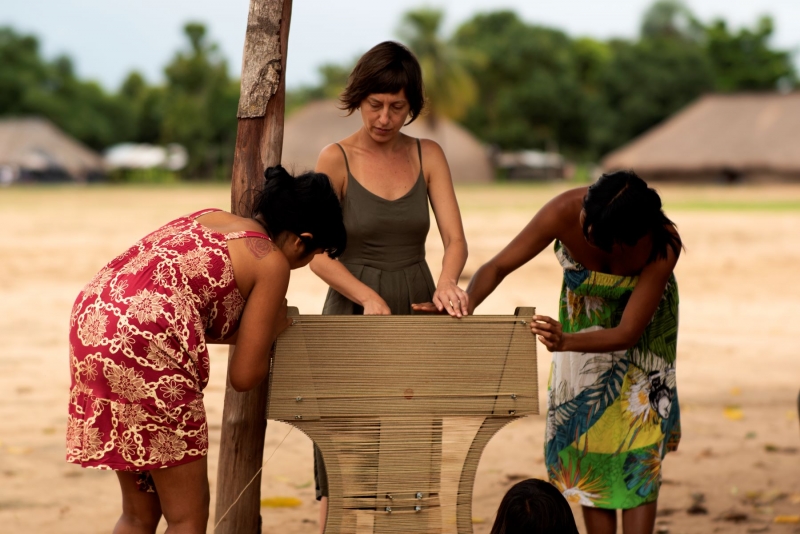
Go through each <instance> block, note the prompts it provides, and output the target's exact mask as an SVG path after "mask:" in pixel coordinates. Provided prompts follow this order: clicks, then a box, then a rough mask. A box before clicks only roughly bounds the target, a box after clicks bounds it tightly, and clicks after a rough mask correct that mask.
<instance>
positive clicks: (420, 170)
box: [417, 137, 422, 174]
mask: <svg viewBox="0 0 800 534" xmlns="http://www.w3.org/2000/svg"><path fill="white" fill-rule="evenodd" d="M417 153H418V154H419V173H420V174H422V144H421V143H420V142H419V137H418V138H417Z"/></svg>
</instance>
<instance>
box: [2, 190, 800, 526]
mask: <svg viewBox="0 0 800 534" xmlns="http://www.w3.org/2000/svg"><path fill="white" fill-rule="evenodd" d="M559 190H561V187H560V186H535V187H531V186H528V187H524V186H505V187H495V188H487V187H485V186H483V187H463V188H460V189H459V191H458V194H459V199H460V201H461V205H462V209H463V212H464V222H465V227H466V233H467V238H468V240H469V244H470V258H469V261H468V263H467V268H466V270H465V273H466V274H467V275H469V274H471V273H472V272H474V270H475V269H476V268H477V267H478V266H479V265H480V264H481V263H482V262H483V261H485V260H487V259H489V258H490V257H491V256H492V255H493V254H494V253H495V252H497V251H498V250H499V249H500V248H501V247H502V246H503V245H505V244H506V243H507V242H508V241H509V239H510V238H511V237H512V236H513V235H515V233H516V232H517V231H519V229H520V228H522V226H523V225H524V224H525V223H526V222H527V221H528V220H529V219H530V217H531V216H532V215H533V214H534V213H535V211H536V210H537V209H538V207H539V206H541V205H542V204H543V203H544V202H545V201H546V200H547V199H548V198H549V197H550V196H552V195H553V194H555V193H556V192H558V191H559ZM662 193H663V196H664V198H665V200H666V204H667V209H668V213H669V215H670V216H671V217H672V218H673V219H674V220H675V221H676V222H677V223H678V225H679V227H680V231H681V235H682V236H683V238H684V240H685V242H686V245H687V249H688V250H687V253H686V254H685V255H684V256H683V257H682V259H681V261H680V263H679V265H678V269H677V277H678V283H679V286H680V295H681V326H680V337H679V339H680V341H679V347H678V387H679V390H680V399H681V409H682V413H683V441H682V443H681V447H680V451H679V452H677V453H674V454H671V455H669V456H668V459H667V460H666V462H665V465H664V486H663V488H662V494H661V499H660V501H659V505H660V509H661V512H660V516H659V519H658V524H659V525H660V526H662V527H665V528H668V529H669V530H668V531H669V532H671V533H676V534H677V533H707V532H732V533H745V532H775V533H784V532H786V533H788V532H800V525H794V524H775V523H774V520H775V517H776V516H781V515H798V514H800V452H798V449H799V448H800V426H798V420H797V413H796V399H797V394H798V389H800V357H799V356H798V352H799V351H798V344H799V343H800V341H798V334H800V330H799V329H798V327H797V323H796V321H798V320H800V284H797V283H796V281H797V277H798V272H800V269H798V266H800V187H796V186H780V187H777V186H775V187H749V186H748V187H736V188H687V187H684V188H677V187H664V188H662ZM228 205H229V193H228V190H227V189H226V188H225V187H221V186H203V187H188V186H181V187H171V188H155V187H151V188H145V187H141V188H136V187H125V188H122V187H120V188H113V187H97V188H71V187H53V188H47V187H43V188H18V189H14V188H12V189H4V190H0V228H2V232H0V339H2V343H1V344H0V532H9V533H10V532H15V533H16V532H30V533H40V532H41V533H53V534H56V533H64V534H66V533H101V532H110V531H111V529H112V527H113V524H114V522H115V521H116V518H117V516H118V514H119V512H120V497H119V492H118V488H117V483H116V477H114V475H113V474H111V473H108V472H98V471H93V470H84V469H81V468H79V467H75V466H72V465H68V464H66V463H65V462H64V434H65V419H66V408H67V395H68V386H69V377H68V362H67V317H68V315H69V310H70V307H71V305H72V302H73V300H74V298H75V296H76V295H77V294H78V292H79V291H80V289H81V288H82V287H83V285H84V284H85V283H86V282H87V281H88V280H89V279H90V278H91V276H92V275H93V274H94V273H95V272H96V271H97V270H98V269H99V268H100V267H102V266H103V264H104V263H105V262H106V261H108V260H109V259H111V258H112V257H114V256H115V255H116V254H118V253H119V252H120V251H122V250H123V249H125V248H126V247H127V246H129V245H130V244H132V243H133V242H134V241H135V240H137V239H138V238H140V237H142V236H143V235H145V234H146V233H147V232H148V231H150V230H152V229H154V228H156V227H157V226H159V225H160V224H162V223H164V222H166V221H168V220H171V219H172V218H174V217H176V216H178V215H181V214H184V213H187V212H189V211H192V210H194V209H198V208H202V207H211V206H217V207H222V208H226V207H227V206H228ZM670 208H671V209H670ZM441 248H442V247H441V243H440V242H439V241H438V236H437V235H436V234H435V230H434V231H433V232H432V234H431V236H430V239H429V244H428V251H429V262H430V264H431V267H432V270H433V271H434V275H435V274H436V272H437V271H438V270H439V263H440V261H441ZM464 283H466V281H464ZM560 284H561V280H560V271H559V268H558V265H557V263H556V261H555V259H554V257H553V255H552V254H551V253H549V252H545V253H544V254H542V255H541V256H540V257H539V258H536V259H535V260H534V261H532V262H531V263H530V264H528V265H526V266H525V267H523V268H522V269H520V270H519V271H518V272H517V273H515V274H513V275H512V276H510V277H509V278H508V279H507V280H506V281H505V282H504V283H503V285H502V286H501V287H500V288H499V290H498V291H497V292H496V293H495V294H494V295H492V296H491V297H490V298H489V299H488V300H487V302H486V303H485V304H484V305H483V306H481V307H480V308H479V309H478V312H479V313H512V312H513V310H514V307H515V306H520V305H529V306H530V305H533V306H536V307H537V308H538V309H539V310H540V311H541V312H543V313H546V314H554V313H555V312H556V308H557V306H556V305H557V299H558V293H559V289H560ZM325 290H326V288H325V285H324V284H323V283H322V282H321V281H319V280H318V279H316V278H315V277H314V275H313V274H312V273H311V272H310V271H308V270H303V271H300V272H296V273H294V274H293V277H292V283H291V287H290V290H289V295H288V298H289V301H290V303H291V304H292V305H296V306H299V307H300V310H301V312H304V313H319V311H320V309H321V307H322V302H323V299H324V295H325ZM225 363H226V351H225V349H224V348H221V347H214V348H213V352H212V377H211V381H210V384H209V386H208V389H207V397H206V407H207V409H208V412H209V422H210V428H211V450H210V456H209V463H210V479H211V486H212V495H213V492H214V483H215V479H216V463H217V462H216V460H217V455H218V453H219V429H220V420H221V414H222V399H223V390H224V382H225ZM548 367H549V354H548V353H547V352H546V351H545V350H544V349H543V348H542V347H540V352H539V373H540V377H541V378H540V384H539V387H540V392H542V402H544V395H543V392H544V391H545V386H546V378H547V369H548ZM726 408H727V410H726ZM737 418H738V420H736V419H737ZM288 429H289V427H288V426H286V425H283V424H279V423H272V422H271V423H270V424H269V427H268V431H267V438H266V448H265V455H269V454H271V453H272V452H273V450H274V449H275V447H276V446H277V444H278V442H279V441H280V440H281V439H282V438H283V437H284V436H285V435H286V433H287V431H288ZM543 434H544V423H543V418H542V417H529V418H526V419H522V420H520V421H517V422H515V423H513V424H511V425H509V426H508V427H506V428H504V429H503V430H502V431H501V432H500V433H499V434H498V435H497V436H496V437H495V438H494V440H493V441H492V442H491V443H490V444H489V446H488V447H487V449H486V451H485V453H484V456H483V458H482V460H481V464H480V467H479V470H478V477H477V481H476V486H475V496H474V508H473V516H474V518H475V532H476V533H479V534H480V533H488V532H489V529H490V527H491V523H492V521H493V519H494V514H495V511H496V508H497V505H498V503H499V501H500V499H501V497H502V495H503V493H504V492H505V490H506V489H507V488H508V487H510V485H511V484H512V483H513V481H515V480H516V479H518V478H520V477H544V476H545V469H544V465H543V459H542V442H543ZM261 492H262V496H264V497H270V496H293V497H298V498H299V499H301V501H302V504H301V505H300V506H298V507H296V508H278V509H275V508H264V509H263V510H262V517H263V520H264V529H263V531H264V532H270V533H281V534H284V533H285V534H292V533H301V532H302V533H305V532H310V533H313V532H316V531H317V528H318V527H317V523H316V521H317V513H318V512H317V511H318V505H317V504H316V502H315V501H314V498H313V486H312V455H311V443H310V441H309V440H308V439H307V438H306V437H305V436H304V435H303V434H302V433H300V432H296V431H295V432H292V433H291V434H290V435H289V436H288V439H286V441H285V443H283V445H282V446H281V447H280V448H279V449H278V450H277V452H275V455H274V457H273V458H272V460H271V461H270V462H269V463H268V464H267V466H266V468H265V473H264V477H263V482H262V488H261ZM693 494H703V495H704V496H705V506H706V508H707V509H708V513H707V514H705V515H689V514H687V513H686V510H687V508H688V507H689V506H690V504H691V502H692V495H693ZM212 498H213V497H212ZM211 509H212V511H213V509H214V505H213V502H212V507H211ZM730 511H736V512H741V514H742V516H743V517H745V519H744V520H743V521H742V522H740V523H735V522H732V521H726V520H724V519H723V518H724V517H725V514H726V513H728V512H730ZM575 512H576V514H578V518H579V524H580V523H581V520H580V512H579V510H578V509H576V510H575ZM212 520H213V518H212ZM164 528H165V526H164V525H163V522H162V525H161V527H160V530H159V532H163V530H164ZM581 529H583V526H582V524H581ZM209 532H211V528H210V527H209ZM582 532H583V530H582Z"/></svg>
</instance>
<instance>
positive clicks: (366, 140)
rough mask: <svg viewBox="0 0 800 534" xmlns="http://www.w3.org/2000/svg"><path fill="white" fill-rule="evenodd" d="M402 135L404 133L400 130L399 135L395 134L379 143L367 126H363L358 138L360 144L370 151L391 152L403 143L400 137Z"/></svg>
mask: <svg viewBox="0 0 800 534" xmlns="http://www.w3.org/2000/svg"><path fill="white" fill-rule="evenodd" d="M402 135H403V134H401V133H400V132H398V133H397V135H395V136H394V137H392V138H391V139H389V140H387V141H384V142H382V143H379V142H377V141H375V139H373V138H372V136H371V135H369V132H368V131H367V128H366V127H364V126H362V127H361V129H360V130H359V131H358V136H357V139H358V144H360V145H361V146H362V147H363V148H364V149H366V150H367V151H369V152H378V153H383V154H391V153H392V152H394V151H395V150H397V148H398V147H399V146H400V143H401V139H400V137H401V136H402Z"/></svg>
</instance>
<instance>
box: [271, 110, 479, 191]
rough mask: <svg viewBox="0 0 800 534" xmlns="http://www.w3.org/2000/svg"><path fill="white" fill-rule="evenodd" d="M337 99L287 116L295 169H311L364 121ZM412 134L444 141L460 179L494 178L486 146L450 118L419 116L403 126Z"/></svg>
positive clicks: (289, 161)
mask: <svg viewBox="0 0 800 534" xmlns="http://www.w3.org/2000/svg"><path fill="white" fill-rule="evenodd" d="M336 104H337V102H336V101H335V100H320V101H317V102H311V103H309V104H308V105H306V106H305V107H303V108H302V109H300V110H298V111H296V112H295V113H293V114H292V115H290V116H289V117H288V118H287V119H286V123H285V125H284V137H283V157H282V160H283V165H284V167H286V168H287V169H290V170H292V171H293V172H301V171H305V170H311V169H313V168H314V166H315V165H316V163H317V156H319V153H320V151H321V150H322V149H323V148H324V147H325V146H326V145H329V144H331V143H334V142H336V141H339V140H341V139H344V138H345V137H347V136H349V135H350V134H352V133H353V132H355V131H356V130H358V129H359V128H360V127H361V125H362V122H361V116H360V114H359V113H358V112H356V113H354V114H352V115H350V116H349V117H347V116H345V112H343V111H341V110H340V109H339V108H338V107H337V106H336ZM402 131H403V132H404V133H405V134H407V135H410V136H411V137H418V138H423V139H431V140H433V141H436V142H437V143H439V145H441V147H442V149H443V150H444V153H445V155H446V156H447V162H448V163H449V165H450V172H451V174H452V176H453V181H454V182H456V183H467V182H483V183H485V182H490V181H492V179H493V178H494V171H493V169H492V165H491V163H490V161H489V156H488V154H487V152H486V149H485V148H484V147H483V145H482V144H481V143H480V141H478V140H477V139H476V138H475V137H474V136H473V135H472V134H471V133H469V132H468V131H467V130H465V129H464V128H462V127H461V126H459V125H458V124H456V123H455V122H453V121H451V120H448V119H439V120H438V121H437V123H436V128H435V129H434V128H431V125H430V123H429V122H428V121H427V120H425V119H424V118H419V119H417V120H416V121H414V122H412V123H411V124H409V125H408V126H406V127H404V128H403V130H402ZM422 164H423V166H424V165H425V162H424V161H423V163H422Z"/></svg>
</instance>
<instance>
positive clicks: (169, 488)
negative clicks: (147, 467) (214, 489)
mask: <svg viewBox="0 0 800 534" xmlns="http://www.w3.org/2000/svg"><path fill="white" fill-rule="evenodd" d="M150 473H151V474H152V475H153V481H154V482H155V484H156V490H158V496H159V499H160V500H161V510H162V511H163V513H164V519H166V520H167V534H205V532H206V527H207V525H208V506H209V501H210V495H209V490H208V461H207V460H206V457H205V456H204V457H203V458H201V459H200V460H197V461H195V462H191V463H188V464H183V465H178V466H175V467H167V468H165V469H154V470H153V471H150Z"/></svg>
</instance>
